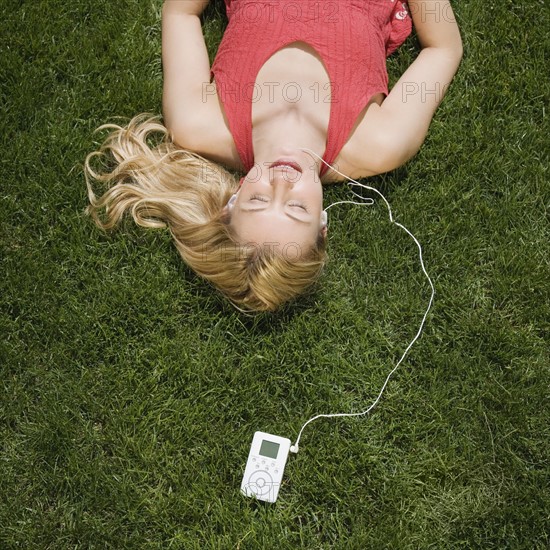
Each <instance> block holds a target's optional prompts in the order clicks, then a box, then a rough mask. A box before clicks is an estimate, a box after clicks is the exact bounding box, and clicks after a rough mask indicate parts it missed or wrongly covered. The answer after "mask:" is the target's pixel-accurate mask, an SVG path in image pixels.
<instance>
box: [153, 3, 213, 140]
mask: <svg viewBox="0 0 550 550" xmlns="http://www.w3.org/2000/svg"><path fill="white" fill-rule="evenodd" d="M208 1H209V0H165V2H164V4H163V6H162V65H163V73H164V87H163V96H162V108H163V113H164V122H165V124H166V127H167V128H168V130H169V131H170V132H171V133H173V134H177V135H178V137H180V138H181V137H182V136H185V135H186V134H189V133H191V130H190V131H189V132H187V131H186V129H188V128H189V129H191V128H193V127H195V122H196V119H197V118H198V117H201V114H202V111H203V110H204V103H203V102H202V87H203V83H205V82H209V81H210V61H209V59H208V51H207V49H206V44H205V41H204V36H203V33H202V27H201V21H200V18H199V16H200V14H201V13H202V12H203V10H204V9H205V8H206V6H207V4H208ZM180 141H185V139H180Z"/></svg>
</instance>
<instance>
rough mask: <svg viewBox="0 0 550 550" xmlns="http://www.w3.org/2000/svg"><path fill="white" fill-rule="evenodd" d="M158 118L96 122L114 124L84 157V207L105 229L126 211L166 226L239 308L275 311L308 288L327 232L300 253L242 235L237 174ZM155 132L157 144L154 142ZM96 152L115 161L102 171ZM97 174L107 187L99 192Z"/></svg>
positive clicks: (186, 256) (191, 261)
mask: <svg viewBox="0 0 550 550" xmlns="http://www.w3.org/2000/svg"><path fill="white" fill-rule="evenodd" d="M159 119H160V117H159V116H154V115H150V114H147V113H144V114H141V115H137V116H135V117H134V118H133V119H132V120H131V121H130V122H129V123H128V125H127V126H125V127H122V126H119V125H117V124H104V125H102V126H100V127H99V128H98V130H102V129H110V130H112V132H111V133H110V134H109V135H108V136H107V138H106V139H105V141H104V143H103V145H101V147H100V149H99V150H97V151H94V152H92V153H90V154H89V155H88V156H87V157H86V160H85V163H84V174H85V178H86V186H87V188H88V197H89V200H90V205H89V206H88V207H87V208H86V213H87V214H89V215H90V216H91V217H92V218H93V220H94V221H95V223H96V224H97V225H98V226H99V227H101V228H102V229H104V230H108V229H112V228H114V227H115V226H116V225H117V224H118V223H119V222H120V220H121V219H122V217H123V215H124V214H125V212H129V213H130V214H131V216H132V217H133V219H134V221H135V222H136V223H137V224H138V225H140V226H142V227H152V228H162V227H168V228H169V230H170V233H171V234H172V237H173V238H174V242H175V245H176V247H177V249H178V251H179V253H180V255H181V257H182V258H183V260H184V261H185V262H186V263H187V264H188V265H189V266H190V267H191V269H193V270H194V271H195V272H196V273H197V274H198V275H200V276H201V277H204V278H205V279H206V280H208V281H210V282H211V283H212V284H213V285H214V286H215V287H216V288H217V289H218V290H220V291H221V292H222V293H223V294H224V295H225V296H226V297H227V298H228V299H229V300H230V301H231V302H232V303H233V304H234V305H235V306H237V307H238V308H239V309H241V310H245V311H273V310H275V309H277V307H278V306H280V305H281V304H282V303H284V302H286V301H288V300H291V299H292V298H294V297H296V296H298V295H299V294H302V293H303V292H304V291H305V290H306V289H307V288H308V287H310V285H311V284H312V283H313V282H315V281H316V279H317V278H318V276H319V274H320V272H321V270H322V268H323V265H324V263H325V260H326V253H325V238H324V237H323V235H321V234H319V238H318V239H317V242H316V243H315V244H314V245H313V246H312V248H311V250H309V251H306V253H305V254H302V255H301V256H300V257H299V258H296V259H291V258H288V257H286V256H285V255H284V254H281V253H280V252H278V251H276V250H273V249H270V248H268V247H260V246H251V244H253V243H249V244H247V245H241V244H239V243H237V242H236V239H235V235H234V233H233V231H232V229H231V226H230V224H229V221H230V214H229V212H228V211H227V210H224V206H225V205H226V204H227V202H228V200H229V198H230V197H231V195H232V194H233V193H234V192H235V191H236V189H237V188H238V180H237V178H236V177H235V176H234V175H233V174H231V173H230V172H228V171H227V170H225V169H224V168H222V167H221V166H219V165H218V164H216V163H214V162H211V161H209V160H207V159H205V158H203V157H201V156H200V155H198V154H196V153H193V152H191V151H186V150H183V149H181V148H179V147H178V146H177V145H176V144H175V143H174V142H173V141H172V140H171V138H170V136H169V132H168V130H167V129H166V127H165V126H163V125H162V124H161V123H160V122H159ZM152 136H156V138H157V144H152V145H151V146H150V145H149V143H148V140H149V139H150V138H151V137H152ZM159 138H160V139H159ZM95 157H100V158H101V159H102V160H104V161H105V160H106V161H108V162H110V163H111V165H112V164H113V161H114V162H115V165H114V167H111V168H112V169H109V167H108V166H104V167H103V168H104V170H103V171H96V170H94V169H93V168H92V166H91V161H92V159H93V158H95ZM92 179H94V180H97V181H99V182H102V183H104V184H107V185H108V187H109V188H108V189H107V190H106V191H105V193H104V194H103V195H102V196H101V197H99V198H98V197H97V196H96V195H95V194H94V191H93V189H92V184H91V180H92ZM101 211H104V212H103V218H102V217H100V212H101Z"/></svg>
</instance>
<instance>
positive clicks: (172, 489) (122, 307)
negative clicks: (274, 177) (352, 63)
mask: <svg viewBox="0 0 550 550" xmlns="http://www.w3.org/2000/svg"><path fill="white" fill-rule="evenodd" d="M1 4H2V13H3V18H2V23H1V28H2V32H1V33H0V45H1V51H2V55H1V60H0V90H1V102H2V119H1V120H2V131H1V134H0V140H1V144H2V156H1V159H0V163H1V174H2V179H1V190H2V193H1V203H0V209H1V210H0V216H1V220H2V224H1V234H0V244H1V246H2V249H1V250H2V252H1V265H2V278H1V282H0V305H1V313H0V330H1V333H2V339H1V343H0V361H1V367H0V380H1V384H2V387H1V390H0V391H1V393H0V395H1V397H0V399H1V401H0V443H1V447H0V468H1V470H0V547H1V548H117V549H118V548H185V549H187V548H189V549H193V548H208V549H225V548H228V549H229V548H241V549H264V548H265V549H272V548H284V549H294V548H311V549H328V548H335V549H359V550H363V549H383V548H388V549H417V548H433V549H445V548H483V549H501V548H525V549H533V548H537V549H538V548H540V549H542V548H547V547H548V545H549V543H550V540H549V539H550V536H549V523H550V522H549V515H550V502H549V499H550V497H549V492H548V486H549V481H550V480H549V471H550V464H549V452H548V445H549V444H548V441H549V435H550V434H549V414H548V410H549V409H548V407H549V402H548V401H549V399H548V397H549V391H548V384H549V383H548V381H549V364H550V357H549V348H548V341H549V319H550V306H549V304H550V296H549V292H548V290H549V282H548V276H549V269H548V267H549V245H548V242H549V225H548V218H547V208H548V206H549V199H550V189H549V187H550V186H549V177H548V165H549V163H548V151H549V145H550V143H549V138H548V135H549V127H548V106H549V99H550V93H549V84H548V75H547V73H548V70H547V69H548V59H549V57H550V43H549V39H548V37H547V36H546V37H545V36H544V32H543V31H544V29H548V28H549V26H550V18H549V13H548V10H546V9H545V8H544V5H543V3H542V2H537V1H534V0H533V1H531V2H525V3H519V2H512V1H509V0H507V1H505V2H500V3H498V4H494V3H487V2H482V1H481V0H463V1H462V2H455V10H456V13H457V16H458V18H459V23H460V26H461V31H462V34H463V38H464V44H465V56H464V61H463V63H462V65H461V68H460V71H459V74H458V76H457V77H456V79H455V81H454V83H453V85H452V87H451V89H450V91H449V94H448V96H447V97H446V99H445V101H444V103H443V105H442V107H441V108H440V110H439V111H438V113H437V114H436V117H435V119H434V121H433V124H432V126H431V128H430V133H429V137H428V139H427V141H426V143H425V145H424V146H423V148H422V149H421V151H420V152H419V154H418V155H417V156H416V158H415V159H413V160H412V161H411V162H409V163H408V164H407V165H406V166H405V167H403V168H401V169H399V170H396V171H395V172H392V173H390V174H387V175H385V176H383V177H377V178H374V179H371V180H370V183H371V184H372V185H375V186H377V187H378V188H380V189H382V190H383V191H384V192H385V193H387V196H388V199H389V200H390V203H391V205H392V207H393V210H394V213H395V215H396V217H397V219H398V221H400V222H401V223H404V224H405V225H406V226H407V227H409V228H410V229H411V230H412V231H413V232H414V233H415V234H416V235H417V237H418V238H419V240H420V241H421V243H422V244H423V245H424V249H425V259H426V263H427V267H428V270H429V272H430V274H431V276H432V277H433V279H434V282H435V285H436V291H437V295H436V302H435V305H434V309H433V310H432V313H431V315H430V316H429V318H428V323H427V326H426V330H425V333H424V334H423V336H422V337H421V339H420V340H419V342H418V343H417V345H416V346H415V347H414V348H413V350H412V352H411V354H410V356H409V357H408V359H407V360H406V361H405V362H404V363H403V365H402V368H401V369H400V370H399V371H398V372H397V374H396V376H395V378H394V379H393V380H392V382H391V383H390V384H389V386H388V388H387V392H386V394H385V395H384V397H383V399H382V401H381V402H380V404H379V406H378V407H377V409H376V410H375V411H374V412H373V413H372V414H371V415H370V417H368V418H362V419H346V420H320V421H318V422H315V423H313V424H312V425H310V426H309V427H308V428H306V430H305V432H304V435H303V437H302V440H301V451H300V453H299V454H298V455H297V456H291V459H290V461H289V463H288V465H287V468H286V472H285V482H284V485H283V487H282V489H281V492H280V496H279V500H278V502H277V504H276V505H263V504H260V503H255V502H254V501H252V500H249V499H246V498H244V497H242V496H241V495H240V494H239V486H240V482H241V476H242V472H243V468H244V464H245V461H246V458H247V454H248V449H249V445H250V441H251V438H252V435H253V432H254V431H255V430H264V431H270V432H272V433H276V434H280V435H283V436H287V437H289V438H291V439H295V437H296V435H297V433H298V430H299V428H300V426H301V425H302V423H303V422H305V420H307V419H308V418H309V417H310V416H312V415H314V414H317V413H319V412H346V411H357V410H362V409H364V408H366V407H367V406H368V405H369V404H370V403H371V402H372V400H373V399H374V397H375V396H376V394H377V392H378V391H379V388H380V386H381V385H382V383H383V380H384V378H385V376H386V374H387V373H388V372H389V370H390V369H391V367H392V366H393V364H394V363H395V361H396V359H398V358H399V356H400V354H401V352H402V350H403V349H404V347H405V345H406V344H407V342H408V341H409V340H410V338H411V337H412V336H413V334H414V332H415V331H416V327H417V325H418V322H419V321H420V319H421V315H422V312H423V309H424V307H425V302H426V299H427V297H428V291H429V289H428V287H427V285H426V283H425V281H424V280H423V278H422V275H421V273H420V270H419V266H418V262H417V260H416V256H415V247H414V244H412V243H411V242H410V241H409V240H408V239H407V238H406V236H404V235H403V234H402V233H401V232H400V231H399V230H398V229H397V228H396V227H394V226H391V225H390V224H389V223H388V220H387V216H386V212H385V209H384V207H383V205H382V204H380V203H378V204H377V205H376V206H374V207H371V208H369V209H367V208H365V209H359V208H354V207H352V206H341V207H338V208H334V209H331V211H330V214H331V216H330V218H331V220H330V233H331V236H330V241H329V243H330V244H329V246H330V256H331V260H330V263H329V265H328V266H327V269H326V271H325V273H324V275H323V278H322V281H321V284H320V285H319V288H318V290H317V292H316V293H314V294H313V295H311V296H309V297H306V298H304V299H303V300H301V301H299V302H297V303H296V304H293V305H291V306H288V307H286V308H284V309H283V310H282V311H281V312H279V313H277V314H275V315H271V314H269V315H267V314H266V315H260V316H258V317H256V318H250V317H244V316H242V315H240V314H239V313H238V312H236V311H235V310H234V309H233V308H232V307H231V306H229V305H228V304H226V303H225V302H224V301H223V300H222V299H221V298H220V297H219V296H218V295H217V294H215V293H214V292H213V291H212V290H211V289H210V288H209V287H208V285H207V284H205V283H203V282H201V281H199V280H198V279H197V278H195V277H194V276H193V275H192V274H191V273H190V272H189V270H188V269H187V268H186V267H185V266H184V265H183V264H182V263H181V261H180V260H179V257H178V256H177V253H176V251H175V249H174V247H173V246H172V244H171V241H170V238H169V236H168V234H167V233H166V232H163V231H145V230H141V229H139V228H136V227H134V226H133V225H132V224H130V223H125V224H124V226H123V228H122V230H120V231H117V232H115V233H114V234H112V235H110V236H105V235H103V234H102V233H101V232H100V231H99V230H98V229H96V228H95V227H94V226H93V225H92V223H91V222H90V220H89V219H87V218H86V217H85V216H84V215H83V209H84V207H85V206H86V193H85V185H84V178H83V174H82V162H83V159H84V157H85V155H86V154H87V153H88V152H89V151H91V150H93V149H94V148H95V147H96V146H97V144H98V142H99V139H100V136H97V135H95V136H94V135H93V134H92V132H93V130H94V129H95V128H96V127H97V126H99V125H100V124H102V123H104V122H106V121H109V120H112V119H113V117H115V116H123V117H126V118H129V117H131V116H133V115H134V114H136V113H138V112H143V111H152V112H160V110H161V89H162V73H161V64H160V6H161V2H160V0H154V1H137V0H133V1H130V0H127V1H124V2H107V1H105V0H95V1H94V2H89V1H85V0H74V1H72V2H61V1H60V0H57V1H56V0H49V1H46V0H35V1H34V2H28V1H21V2H9V1H7V0H3V1H2V2H1ZM221 13H222V10H221V9H220V2H216V4H215V5H214V6H213V7H212V8H209V11H208V14H207V19H208V22H207V23H206V27H205V28H206V33H207V38H208V43H209V47H210V48H211V54H212V55H213V54H214V53H215V49H216V46H217V43H218V41H219V38H220V35H221V32H222V30H223V24H224V20H223V17H222V15H220V14H221ZM416 52H417V45H416V43H415V41H414V39H412V38H411V39H410V40H409V41H408V42H407V43H406V45H405V46H404V48H403V49H402V50H401V51H400V52H399V54H398V55H397V56H395V57H394V58H392V59H391V60H390V61H389V64H388V67H389V72H390V77H391V80H392V81H395V80H396V78H397V77H398V75H399V74H400V73H401V72H402V71H403V69H404V68H405V67H406V66H407V64H408V63H409V62H410V61H411V60H412V59H413V57H414V55H415V54H416ZM347 196H348V194H347V191H346V189H345V188H343V187H342V186H340V187H332V188H329V189H327V191H326V204H330V202H333V201H334V200H342V199H344V198H346V197H347Z"/></svg>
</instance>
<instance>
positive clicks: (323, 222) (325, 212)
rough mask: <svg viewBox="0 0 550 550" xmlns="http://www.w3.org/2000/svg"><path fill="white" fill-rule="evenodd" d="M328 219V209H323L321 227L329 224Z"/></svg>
mask: <svg viewBox="0 0 550 550" xmlns="http://www.w3.org/2000/svg"><path fill="white" fill-rule="evenodd" d="M327 221H328V215H327V211H326V210H323V211H322V212H321V228H323V227H326V226H327Z"/></svg>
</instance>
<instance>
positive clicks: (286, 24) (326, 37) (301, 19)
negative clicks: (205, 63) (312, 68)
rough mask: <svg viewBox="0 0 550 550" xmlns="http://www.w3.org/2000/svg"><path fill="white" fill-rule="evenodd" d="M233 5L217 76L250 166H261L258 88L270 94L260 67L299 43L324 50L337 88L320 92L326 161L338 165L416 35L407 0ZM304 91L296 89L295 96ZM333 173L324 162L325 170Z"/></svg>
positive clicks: (281, 0)
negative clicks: (256, 136) (256, 134)
mask: <svg viewBox="0 0 550 550" xmlns="http://www.w3.org/2000/svg"><path fill="white" fill-rule="evenodd" d="M225 4H226V7H227V17H228V20H229V23H228V25H227V28H226V30H225V33H224V36H223V39H222V41H221V43H220V46H219V48H218V52H217V54H216V58H215V60H214V63H213V65H212V71H211V77H215V79H216V87H217V90H218V95H219V97H220V101H221V102H222V104H223V106H224V109H225V114H226V116H227V120H228V123H229V129H230V131H231V134H232V136H233V139H234V140H235V146H236V148H237V151H238V153H239V157H240V159H241V162H242V164H243V166H244V168H245V170H246V171H247V172H248V171H249V170H250V169H251V168H252V167H253V165H254V151H253V147H252V102H253V101H254V100H257V98H258V95H257V94H258V93H269V90H266V89H263V87H262V88H260V87H259V85H256V84H255V82H256V77H257V75H258V72H259V70H260V69H261V67H262V66H263V65H264V63H265V62H266V61H267V60H268V59H269V58H270V57H271V56H272V55H273V54H274V53H275V52H277V51H278V50H280V49H281V48H283V47H285V46H286V45H288V44H291V43H292V42H298V41H300V42H305V43H306V44H308V45H310V46H311V47H313V48H314V49H315V50H316V52H317V53H318V55H319V56H320V58H321V60H322V61H323V63H324V66H325V68H326V70H327V73H328V76H329V80H330V83H331V90H328V91H327V90H318V91H317V93H318V94H319V95H318V98H319V100H320V101H322V100H324V98H326V97H327V96H328V94H330V97H329V101H330V103H331V106H330V120H329V125H328V129H327V141H326V149H325V153H324V155H323V159H324V160H325V161H326V162H328V163H329V164H330V163H332V162H333V161H334V160H335V158H336V157H337V156H338V153H339V152H340V150H341V149H342V147H343V146H344V144H345V143H346V141H347V140H348V138H349V134H350V133H351V130H352V128H353V125H354V123H355V122H356V120H357V117H358V116H359V114H360V113H361V111H362V110H363V108H364V107H365V106H366V105H367V103H368V102H369V100H370V99H371V97H372V96H373V95H374V94H376V93H383V94H387V93H388V74H387V71H386V56H388V55H390V54H391V53H392V52H393V51H394V50H395V49H397V48H398V47H399V46H400V45H401V44H402V43H403V42H404V40H405V39H406V38H407V36H408V35H409V34H410V32H411V27H412V22H411V18H410V16H409V13H408V9H407V4H406V3H405V2H401V1H399V0H323V1H320V0H265V1H263V0H225ZM296 91H297V90H295V89H294V90H290V89H289V90H288V93H289V94H291V95H293V97H295V96H296ZM308 91H309V90H308ZM314 92H315V90H313V91H311V93H314ZM326 170H327V167H326V166H325V165H323V167H322V170H321V175H323V174H324V173H325V172H326Z"/></svg>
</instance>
